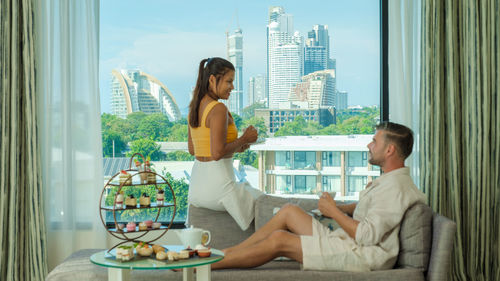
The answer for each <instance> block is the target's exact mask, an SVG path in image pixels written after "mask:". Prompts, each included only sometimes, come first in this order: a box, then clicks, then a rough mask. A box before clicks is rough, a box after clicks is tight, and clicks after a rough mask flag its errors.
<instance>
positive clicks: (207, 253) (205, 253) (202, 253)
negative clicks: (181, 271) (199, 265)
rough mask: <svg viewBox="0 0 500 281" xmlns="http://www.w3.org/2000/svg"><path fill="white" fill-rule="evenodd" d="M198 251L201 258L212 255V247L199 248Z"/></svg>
mask: <svg viewBox="0 0 500 281" xmlns="http://www.w3.org/2000/svg"><path fill="white" fill-rule="evenodd" d="M197 253H198V256H199V257H200V258H206V257H210V254H212V251H211V250H210V249H205V250H198V251H197Z"/></svg>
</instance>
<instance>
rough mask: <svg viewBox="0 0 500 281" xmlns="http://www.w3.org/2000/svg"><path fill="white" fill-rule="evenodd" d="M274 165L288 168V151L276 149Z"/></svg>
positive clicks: (289, 163)
mask: <svg viewBox="0 0 500 281" xmlns="http://www.w3.org/2000/svg"><path fill="white" fill-rule="evenodd" d="M275 155H276V166H279V167H286V168H290V167H291V166H292V165H291V161H290V151H276V154H275Z"/></svg>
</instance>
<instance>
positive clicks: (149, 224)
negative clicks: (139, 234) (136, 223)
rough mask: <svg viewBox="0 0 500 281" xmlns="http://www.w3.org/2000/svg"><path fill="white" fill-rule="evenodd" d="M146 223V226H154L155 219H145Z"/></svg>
mask: <svg viewBox="0 0 500 281" xmlns="http://www.w3.org/2000/svg"><path fill="white" fill-rule="evenodd" d="M144 223H145V224H146V226H147V227H148V228H151V227H152V226H153V221H152V220H147V221H144Z"/></svg>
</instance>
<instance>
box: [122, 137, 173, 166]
mask: <svg viewBox="0 0 500 281" xmlns="http://www.w3.org/2000/svg"><path fill="white" fill-rule="evenodd" d="M134 153H141V154H142V155H143V156H144V157H145V158H148V157H149V158H150V159H151V160H152V161H159V160H161V159H163V157H164V154H163V152H161V151H160V145H159V144H156V142H155V141H153V140H152V139H139V140H135V141H133V142H132V143H131V144H130V152H128V153H127V157H131V156H132V155H133V154H134Z"/></svg>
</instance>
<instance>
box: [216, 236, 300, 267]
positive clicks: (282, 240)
mask: <svg viewBox="0 0 500 281" xmlns="http://www.w3.org/2000/svg"><path fill="white" fill-rule="evenodd" d="M281 256H285V257H288V258H291V259H294V260H296V261H298V262H302V244H301V242H300V236H299V235H297V234H293V233H290V232H288V231H284V230H277V231H274V232H273V233H272V234H271V235H269V236H268V237H267V238H266V239H263V240H261V241H260V242H258V243H256V244H255V245H253V246H250V247H246V248H244V249H239V250H233V251H230V252H228V253H227V254H226V256H225V257H224V259H223V260H221V261H219V262H216V263H214V264H212V269H222V268H247V267H256V266H259V265H262V264H265V263H266V262H268V261H270V260H272V259H274V258H276V257H281Z"/></svg>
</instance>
